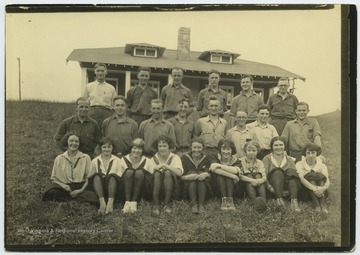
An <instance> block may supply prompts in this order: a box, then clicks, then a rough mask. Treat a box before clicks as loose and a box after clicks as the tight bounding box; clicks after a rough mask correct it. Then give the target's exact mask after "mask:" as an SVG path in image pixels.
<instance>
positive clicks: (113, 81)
mask: <svg viewBox="0 0 360 255" xmlns="http://www.w3.org/2000/svg"><path fill="white" fill-rule="evenodd" d="M105 80H106V82H107V83H109V84H111V85H113V86H114V87H115V91H116V94H118V84H119V79H118V78H106V79H105Z"/></svg>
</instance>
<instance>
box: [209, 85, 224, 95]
mask: <svg viewBox="0 0 360 255" xmlns="http://www.w3.org/2000/svg"><path fill="white" fill-rule="evenodd" d="M207 89H208V91H212V92H214V93H220V92H221V89H220V88H219V87H218V88H217V90H213V89H211V88H210V85H208V88H207Z"/></svg>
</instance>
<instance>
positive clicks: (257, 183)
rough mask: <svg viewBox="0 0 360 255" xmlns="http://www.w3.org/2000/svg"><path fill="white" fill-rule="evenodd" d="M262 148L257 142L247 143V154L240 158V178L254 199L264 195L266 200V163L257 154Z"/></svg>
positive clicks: (248, 193)
mask: <svg viewBox="0 0 360 255" xmlns="http://www.w3.org/2000/svg"><path fill="white" fill-rule="evenodd" d="M260 150H261V148H260V145H259V144H258V143H257V142H254V141H250V142H247V143H245V145H244V151H245V156H244V157H242V158H241V159H240V161H241V173H240V180H241V181H243V182H245V184H246V193H247V195H248V196H249V198H250V199H251V200H252V201H253V200H254V199H255V198H256V197H258V196H259V197H262V198H264V199H265V201H266V188H265V183H266V173H265V167H264V164H263V163H262V162H261V160H259V159H257V158H256V156H257V154H258V153H259V152H260Z"/></svg>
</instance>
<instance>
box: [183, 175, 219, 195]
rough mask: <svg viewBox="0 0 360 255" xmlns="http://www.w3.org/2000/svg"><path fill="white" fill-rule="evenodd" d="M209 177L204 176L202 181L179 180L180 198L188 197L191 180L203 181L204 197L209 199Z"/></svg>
mask: <svg viewBox="0 0 360 255" xmlns="http://www.w3.org/2000/svg"><path fill="white" fill-rule="evenodd" d="M210 180H211V178H210V177H209V178H206V179H204V180H203V181H181V183H180V190H181V196H180V198H181V199H188V198H189V192H188V190H189V186H190V183H191V182H203V183H204V184H205V186H206V199H209V198H211V197H212V196H213V192H212V188H211V184H210Z"/></svg>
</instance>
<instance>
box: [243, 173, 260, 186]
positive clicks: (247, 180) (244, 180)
mask: <svg viewBox="0 0 360 255" xmlns="http://www.w3.org/2000/svg"><path fill="white" fill-rule="evenodd" d="M240 180H241V181H243V182H248V183H250V184H251V185H253V186H256V184H257V182H256V180H255V179H253V178H250V177H247V176H246V175H242V174H240Z"/></svg>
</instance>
